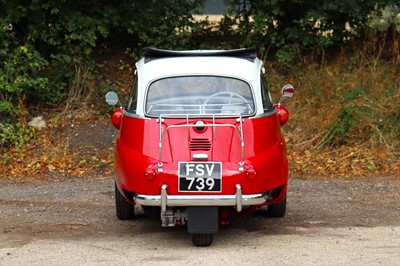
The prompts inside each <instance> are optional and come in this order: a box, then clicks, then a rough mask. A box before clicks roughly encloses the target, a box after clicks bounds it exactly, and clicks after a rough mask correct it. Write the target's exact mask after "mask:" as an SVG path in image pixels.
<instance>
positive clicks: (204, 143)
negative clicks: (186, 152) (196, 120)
mask: <svg viewBox="0 0 400 266" xmlns="http://www.w3.org/2000/svg"><path fill="white" fill-rule="evenodd" d="M189 148H190V150H191V151H209V150H210V149H211V141H210V140H209V139H203V138H194V139H191V140H190V142H189Z"/></svg>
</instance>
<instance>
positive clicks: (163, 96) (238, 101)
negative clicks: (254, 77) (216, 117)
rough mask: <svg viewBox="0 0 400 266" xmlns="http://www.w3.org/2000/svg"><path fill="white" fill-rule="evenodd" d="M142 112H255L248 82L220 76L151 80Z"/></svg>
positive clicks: (244, 114) (248, 113)
mask: <svg viewBox="0 0 400 266" xmlns="http://www.w3.org/2000/svg"><path fill="white" fill-rule="evenodd" d="M146 99H147V100H146V104H145V108H146V109H145V112H146V114H147V115H149V116H159V115H160V114H161V115H162V114H200V115H201V114H235V115H238V114H241V115H243V116H248V115H252V114H254V112H255V105H254V100H253V93H252V89H251V87H250V85H249V84H248V83H247V82H245V81H243V80H240V79H236V78H231V77H220V76H184V77H170V78H163V79H159V80H156V81H154V82H153V83H151V84H150V86H149V88H148V92H147V98H146Z"/></svg>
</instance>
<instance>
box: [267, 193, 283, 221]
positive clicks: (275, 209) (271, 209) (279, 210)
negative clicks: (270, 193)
mask: <svg viewBox="0 0 400 266" xmlns="http://www.w3.org/2000/svg"><path fill="white" fill-rule="evenodd" d="M285 213H286V196H285V198H284V199H283V200H282V201H281V202H278V203H275V204H272V205H269V206H268V215H269V216H270V217H276V218H278V217H283V216H285Z"/></svg>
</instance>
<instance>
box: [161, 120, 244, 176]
mask: <svg viewBox="0 0 400 266" xmlns="http://www.w3.org/2000/svg"><path fill="white" fill-rule="evenodd" d="M165 118H185V119H186V124H185V125H170V126H167V127H166V129H165V130H164V131H163V127H162V123H163V122H164V119H165ZM189 118H190V119H193V118H212V124H204V125H202V127H212V128H213V139H214V140H216V139H217V127H230V128H233V129H234V131H235V132H236V134H237V136H238V137H239V140H240V146H241V147H240V161H239V167H238V171H239V172H243V171H244V162H243V160H244V138H243V117H242V114H164V115H162V114H160V115H159V116H158V119H157V123H159V124H160V127H159V129H160V130H159V133H160V137H159V141H158V164H157V169H158V172H159V173H162V172H163V163H162V142H163V140H164V137H165V135H166V134H167V132H168V130H171V129H175V128H187V134H188V139H189V136H190V131H189V129H190V128H193V127H197V126H198V125H196V124H189ZM216 118H236V122H239V128H238V127H237V126H235V125H234V124H216V123H215V119H216Z"/></svg>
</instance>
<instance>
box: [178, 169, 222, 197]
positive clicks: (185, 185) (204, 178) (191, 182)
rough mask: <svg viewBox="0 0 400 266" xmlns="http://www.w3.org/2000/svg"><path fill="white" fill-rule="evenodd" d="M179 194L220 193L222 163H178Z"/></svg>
mask: <svg viewBox="0 0 400 266" xmlns="http://www.w3.org/2000/svg"><path fill="white" fill-rule="evenodd" d="M178 183H179V189H178V190H179V191H180V192H189V191H190V192H194V191H197V192H221V191H222V163H220V162H201V163H200V162H179V173H178Z"/></svg>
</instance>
